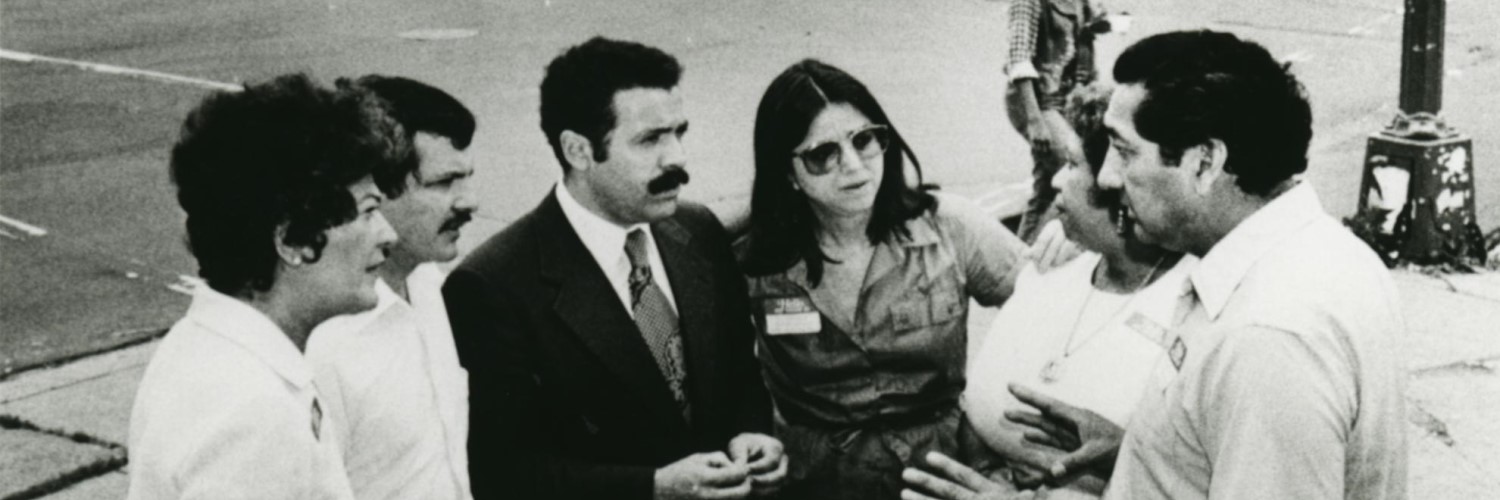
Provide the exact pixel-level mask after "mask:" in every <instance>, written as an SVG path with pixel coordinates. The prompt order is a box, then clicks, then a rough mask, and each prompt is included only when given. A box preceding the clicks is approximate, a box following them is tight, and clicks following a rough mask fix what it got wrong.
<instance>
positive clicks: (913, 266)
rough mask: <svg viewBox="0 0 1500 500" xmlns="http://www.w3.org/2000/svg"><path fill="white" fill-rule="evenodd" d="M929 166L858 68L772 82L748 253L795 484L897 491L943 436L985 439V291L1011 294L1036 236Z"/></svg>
mask: <svg viewBox="0 0 1500 500" xmlns="http://www.w3.org/2000/svg"><path fill="white" fill-rule="evenodd" d="M906 159H910V160H911V162H912V165H911V166H912V169H913V171H914V172H916V173H917V175H918V182H916V183H911V182H908V180H907V178H906V163H905V160H906ZM920 175H921V167H920V165H919V164H917V160H916V156H915V155H914V154H912V151H911V148H910V147H909V146H908V145H907V144H906V142H905V141H904V140H903V139H902V136H901V134H900V133H899V132H898V131H897V130H896V128H895V126H894V125H892V124H891V122H890V119H889V118H888V117H887V116H886V114H885V111H884V110H883V109H882V108H881V107H880V104H879V103H878V102H876V101H875V98H874V96H872V95H871V94H870V92H869V90H868V89H866V88H865V86H864V85H863V84H861V83H860V82H859V81H858V80H856V79H854V77H852V76H850V75H849V74H848V73H845V72H844V71H842V70H840V69H838V68H835V67H833V66H830V65H828V64H825V63H822V62H819V61H816V60H810V59H809V60H804V61H802V62H799V63H797V64H794V65H792V66H791V67H790V68H788V69H787V70H786V71H785V72H783V73H782V74H781V75H780V76H778V77H776V79H775V80H774V81H772V82H771V85H770V87H769V88H768V89H766V93H765V96H764V97H763V98H762V100H761V103H760V108H759V110H758V112H757V114H756V119H755V184H754V190H753V192H752V194H751V213H750V229H749V236H748V239H747V242H746V245H747V246H746V247H745V256H744V257H745V268H746V272H747V274H749V283H750V295H751V299H752V307H754V308H755V311H756V315H755V320H756V323H757V327H758V329H759V342H760V359H761V362H762V366H763V370H764V375H765V378H766V382H767V386H768V388H769V389H770V392H771V394H772V397H773V398H774V400H775V403H776V408H777V410H778V414H779V415H780V417H781V418H780V419H779V422H778V429H777V430H778V432H779V435H780V437H781V439H782V440H783V442H784V443H785V445H786V448H787V456H788V457H789V458H790V460H791V475H792V479H791V482H790V483H789V484H788V486H787V488H788V493H789V494H790V495H791V496H794V497H799V498H818V499H833V498H850V499H871V498H881V499H884V498H896V497H897V496H898V495H899V492H900V490H901V486H902V481H901V470H902V468H903V467H905V466H907V465H909V464H914V463H917V462H919V461H921V457H922V456H924V455H925V454H927V453H928V452H931V451H938V452H943V453H946V454H957V455H958V456H964V454H963V453H961V448H962V449H974V448H978V449H982V446H979V445H978V441H977V440H975V439H973V436H972V434H971V433H969V432H968V431H967V428H966V427H965V426H964V424H963V418H962V415H961V414H960V411H959V408H958V397H959V394H960V393H962V392H963V388H964V368H965V367H964V360H965V355H966V348H967V339H968V336H967V330H966V323H967V318H968V306H969V300H970V299H971V298H972V299H975V300H978V301H979V302H980V303H981V304H984V305H989V306H994V305H998V304H1000V303H1001V302H1003V301H1005V299H1006V298H1007V297H1009V295H1010V290H1011V284H1012V280H1013V276H1014V275H1015V271H1016V270H1017V269H1019V263H1020V261H1021V260H1022V252H1023V251H1024V245H1023V244H1022V243H1021V241H1020V240H1019V239H1017V238H1016V237H1015V235H1013V234H1011V233H1010V232H1009V231H1007V230H1006V229H1005V228H1004V227H1003V226H1001V225H1000V224H999V223H998V222H996V221H995V220H994V218H992V217H988V216H986V215H984V214H983V213H982V212H981V211H980V210H979V209H978V207H976V206H974V205H973V204H971V203H969V202H967V201H966V200H963V199H961V198H957V197H953V196H948V195H944V194H939V193H936V192H934V191H933V190H932V189H931V188H930V187H927V186H920ZM970 444H973V445H976V446H972V447H971V446H966V445H970Z"/></svg>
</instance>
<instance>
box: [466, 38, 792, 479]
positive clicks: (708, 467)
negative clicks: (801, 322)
mask: <svg viewBox="0 0 1500 500" xmlns="http://www.w3.org/2000/svg"><path fill="white" fill-rule="evenodd" d="M680 74H681V67H680V66H679V65H678V63H677V61H676V59H674V58H673V57H672V56H670V55H667V54H665V53H663V52H662V51H660V50H657V49H655V48H651V47H647V46H644V45H640V44H637V43H632V42H621V41H615V40H608V39H604V38H594V39H592V40H589V41H588V42H585V43H583V44H581V45H578V46H575V47H573V48H571V49H569V50H568V51H566V52H565V53H563V54H562V55H561V56H558V57H557V58H556V59H554V60H553V61H552V63H551V64H550V65H549V66H548V67H547V74H546V77H545V78H544V79H543V81H542V89H541V100H542V106H541V114H542V129H543V131H544V132H546V134H547V139H548V141H549V142H550V143H551V145H552V149H553V153H554V154H555V155H556V156H557V159H558V161H559V162H560V163H561V164H562V167H563V181H562V183H560V184H559V185H558V186H557V187H556V188H555V189H554V190H553V193H552V194H550V195H549V196H547V198H546V199H545V200H544V201H542V204H541V205H540V206H538V207H537V208H536V209H535V210H533V211H532V212H531V213H529V214H527V215H526V216H525V217H523V218H521V219H520V220H518V221H516V222H515V223H514V224H513V225H511V226H510V227H509V228H506V229H505V230H504V231H502V232H500V233H499V234H497V235H495V236H494V237H492V238H490V240H489V241H487V242H485V243H484V244H483V245H482V246H480V247H479V248H477V249H476V250H475V251H474V252H473V253H472V254H471V255H470V256H469V257H468V258H467V259H465V260H464V262H463V264H461V265H460V266H459V267H458V268H457V269H455V270H454V271H453V272H452V273H451V275H450V277H449V278H448V281H447V283H446V284H445V285H444V287H443V295H444V298H445V299H446V301H447V303H448V310H449V317H450V320H451V322H452V324H453V335H454V339H455V340H456V342H457V346H458V351H459V358H460V361H461V362H462V364H463V366H464V367H465V368H467V369H468V371H469V385H470V435H469V457H470V458H469V464H470V466H469V470H470V471H471V476H472V484H473V490H474V497H475V498H476V499H480V500H483V499H490V498H525V499H533V498H534V499H554V498H558V499H562V498H568V499H571V498H588V499H593V498H609V499H648V498H655V499H670V498H743V497H746V496H749V495H751V494H758V493H769V492H771V491H773V490H774V489H775V488H776V487H777V486H779V485H780V483H781V481H782V479H783V478H784V477H785V472H786V458H785V456H784V455H783V454H782V451H781V443H780V442H779V441H777V440H776V439H774V438H772V437H770V436H767V435H765V434H761V433H762V432H765V431H766V430H767V429H769V427H770V419H771V409H770V403H769V399H768V398H767V396H766V393H765V388H764V386H763V385H762V382H761V379H760V374H759V371H758V370H759V369H758V365H757V364H756V362H755V359H754V354H753V348H752V343H753V333H754V332H753V330H752V326H751V324H750V308H749V301H748V298H747V297H748V294H747V293H746V290H745V284H744V281H743V278H742V276H741V274H740V271H739V268H738V266H737V265H736V263H735V260H734V257H733V254H732V252H731V250H730V245H729V237H728V236H727V234H726V233H725V231H724V228H723V227H722V225H720V223H719V221H718V220H717V219H716V218H714V215H713V214H712V213H710V212H709V211H708V210H707V209H705V208H703V207H702V206H699V205H694V204H691V203H685V202H679V201H678V199H677V194H678V191H679V189H678V188H679V187H680V186H681V184H684V183H686V182H687V181H688V175H687V173H686V171H685V170H684V165H685V163H686V158H685V154H684V149H683V146H682V142H681V140H682V136H683V134H684V133H686V132H687V127H688V122H687V118H686V116H685V115H684V114H683V103H682V97H681V95H680V94H678V92H677V90H676V87H677V81H678V78H679V76H680Z"/></svg>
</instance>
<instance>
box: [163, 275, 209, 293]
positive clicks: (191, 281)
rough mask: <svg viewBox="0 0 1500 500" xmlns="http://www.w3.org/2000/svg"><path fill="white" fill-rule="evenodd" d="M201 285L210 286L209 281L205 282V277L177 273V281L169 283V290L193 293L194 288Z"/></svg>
mask: <svg viewBox="0 0 1500 500" xmlns="http://www.w3.org/2000/svg"><path fill="white" fill-rule="evenodd" d="M201 286H208V283H207V282H204V281H203V278H199V277H197V276H188V275H186V274H179V275H177V282H176V283H167V289H168V290H171V291H174V292H177V293H180V294H183V295H192V294H193V290H194V289H196V288H198V287H201Z"/></svg>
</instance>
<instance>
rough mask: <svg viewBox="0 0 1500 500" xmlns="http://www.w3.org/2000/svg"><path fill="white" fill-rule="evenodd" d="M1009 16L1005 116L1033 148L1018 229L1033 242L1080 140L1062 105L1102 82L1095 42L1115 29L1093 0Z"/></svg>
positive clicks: (1023, 3)
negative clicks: (1070, 149) (1057, 177)
mask: <svg viewBox="0 0 1500 500" xmlns="http://www.w3.org/2000/svg"><path fill="white" fill-rule="evenodd" d="M1009 13H1010V17H1009V24H1008V25H1007V31H1008V32H1009V33H1010V46H1009V47H1008V50H1007V55H1006V59H1005V75H1006V82H1007V83H1006V87H1005V111H1006V116H1008V117H1009V118H1010V123H1011V126H1013V127H1015V128H1016V131H1017V132H1020V133H1021V137H1022V138H1024V139H1026V142H1027V144H1029V145H1030V146H1031V161H1032V167H1031V173H1032V186H1031V187H1032V195H1031V199H1030V200H1028V201H1027V204H1026V212H1024V213H1023V214H1022V215H1021V225H1020V227H1019V228H1018V230H1017V234H1018V235H1019V236H1020V237H1021V239H1022V240H1024V241H1026V242H1027V243H1031V242H1032V241H1034V240H1035V239H1036V236H1037V231H1039V230H1040V228H1041V226H1042V224H1043V223H1044V222H1045V221H1044V220H1043V219H1044V218H1045V216H1046V214H1047V210H1048V209H1049V208H1051V206H1052V201H1053V199H1054V198H1056V197H1057V190H1056V188H1054V187H1052V176H1053V175H1054V174H1056V173H1057V171H1058V170H1059V169H1061V168H1062V167H1063V165H1065V164H1066V163H1067V162H1068V161H1069V159H1068V158H1067V154H1066V153H1067V152H1066V151H1064V150H1063V148H1064V147H1065V145H1066V144H1067V143H1068V142H1070V141H1076V140H1077V136H1076V135H1075V134H1074V132H1073V129H1072V127H1070V126H1068V123H1067V120H1066V119H1064V118H1063V116H1062V107H1063V102H1064V101H1065V100H1066V99H1067V96H1068V94H1069V93H1070V92H1072V91H1073V89H1075V88H1078V87H1081V86H1085V85H1088V84H1089V83H1092V82H1093V81H1095V80H1097V79H1098V72H1097V71H1096V69H1095V68H1094V37H1096V36H1098V35H1099V34H1102V33H1107V32H1109V30H1110V26H1109V21H1107V20H1105V18H1104V10H1103V8H1101V7H1099V6H1098V5H1097V4H1096V2H1094V1H1093V0H1011V3H1010V9H1009Z"/></svg>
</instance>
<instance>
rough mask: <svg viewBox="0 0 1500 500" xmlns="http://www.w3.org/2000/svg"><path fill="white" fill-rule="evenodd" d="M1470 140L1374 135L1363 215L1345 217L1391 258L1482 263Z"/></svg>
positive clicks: (1461, 264)
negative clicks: (1476, 219)
mask: <svg viewBox="0 0 1500 500" xmlns="http://www.w3.org/2000/svg"><path fill="white" fill-rule="evenodd" d="M1473 150H1474V148H1473V141H1472V140H1470V139H1469V138H1468V137H1466V136H1464V135H1462V134H1453V135H1450V136H1448V137H1442V138H1413V137H1400V136H1397V135H1393V134H1390V133H1385V132H1381V133H1375V134H1371V135H1370V139H1369V142H1368V143H1367V146H1366V149H1365V168H1364V176H1363V177H1364V178H1363V179H1362V181H1361V184H1360V201H1359V207H1360V208H1359V214H1358V215H1356V216H1355V217H1353V218H1351V219H1349V220H1347V221H1346V223H1348V224H1349V225H1350V226H1351V228H1352V229H1353V230H1354V231H1355V233H1356V234H1358V235H1359V236H1360V237H1361V238H1364V239H1365V241H1367V242H1369V243H1370V246H1371V247H1372V248H1374V249H1375V251H1376V253H1379V254H1381V258H1382V259H1384V260H1385V261H1386V263H1387V264H1388V265H1394V264H1396V263H1412V264H1419V265H1449V266H1453V267H1456V268H1459V269H1468V268H1473V267H1476V266H1482V265H1483V264H1484V262H1485V245H1484V235H1483V234H1482V233H1481V232H1480V231H1479V225H1478V224H1477V222H1476V221H1475V215H1474V214H1475V210H1474V175H1473V174H1474V162H1473V155H1472V152H1473Z"/></svg>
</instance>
